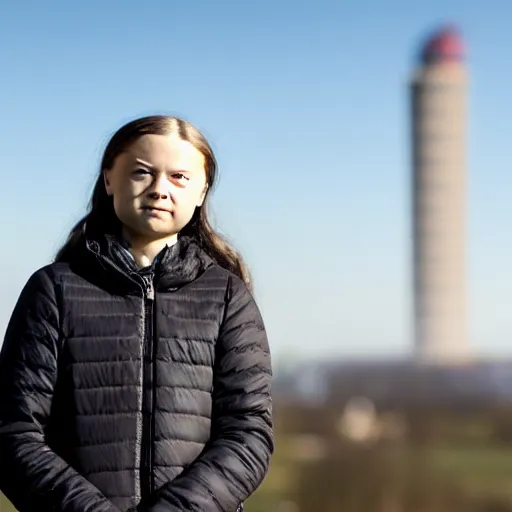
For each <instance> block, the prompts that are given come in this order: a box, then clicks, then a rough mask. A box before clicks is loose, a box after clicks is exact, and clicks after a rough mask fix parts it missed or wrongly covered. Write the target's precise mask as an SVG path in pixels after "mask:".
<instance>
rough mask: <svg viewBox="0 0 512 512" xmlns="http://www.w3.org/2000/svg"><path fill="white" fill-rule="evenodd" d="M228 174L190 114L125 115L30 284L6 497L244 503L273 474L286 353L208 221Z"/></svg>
mask: <svg viewBox="0 0 512 512" xmlns="http://www.w3.org/2000/svg"><path fill="white" fill-rule="evenodd" d="M216 169H217V166H216V161H215V157H214V155H213V152H212V150H211V148H210V146H209V144H208V142H207V141H206V140H205V138H204V137H203V136H202V135H201V134H200V133H199V132H198V131H197V129H195V128H194V127H193V126H192V125H190V124H189V123H187V122H185V121H183V120H181V119H179V118H175V117H165V116H152V117H146V118H142V119H138V120H135V121H133V122H131V123H129V124H127V125H125V126H123V127H122V128H121V129H120V130H119V131H118V132H117V133H116V134H115V135H114V136H113V137H112V139H111V141H110V142H109V144H108V145H107V147H106V150H105V154H104V156H103V160H102V163H101V169H100V175H99V176H98V180H97V182H96V185H95V188H94V191H93V195H92V199H91V202H90V209H89V213H88V214H87V215H86V216H85V217H84V218H83V219H82V220H81V221H80V222H79V223H78V224H77V225H76V226H75V227H74V229H73V230H72V231H71V234H70V236H69V238H68V240H67V242H66V243H65V245H64V246H63V247H62V249H61V250H60V251H59V253H58V255H57V258H56V262H54V263H52V264H51V265H48V266H46V267H44V268H42V269H40V270H38V271H37V272H35V273H34V274H33V275H32V277H31V278H30V279H29V281H28V283H27V284H26V286H25V288H24V290H23V291H22V293H21V296H20V298H19V300H18V302H17V304H16V307H15V309H14V312H13V314H12V317H11V320H10V323H9V326H8V328H7V332H6V337H5V341H4V343H3V347H2V351H1V356H0V490H2V491H3V492H4V493H5V495H6V496H7V497H8V498H9V499H10V500H11V501H12V503H13V504H14V506H15V507H16V508H17V509H18V510H19V511H20V512H32V511H37V512H43V511H56V512H60V511H62V512H64V511H65V512H114V511H127V510H137V511H153V512H164V511H174V512H178V511H187V510H190V511H201V512H221V511H225V512H234V511H236V510H242V508H243V505H242V503H243V501H244V500H245V499H246V498H247V497H248V496H249V495H251V493H253V492H254V491H255V489H256V488H257V487H258V486H259V484H260V483H261V482H262V480H263V478H264V476H265V474H266V472H267V469H268V466H269V459H270V456H271V453H272V451H273V434H272V418H271V416H272V412H271V406H272V405H271V404H272V401H271V395H270V383H271V365H270V356H269V348H268V343H267V338H266V334H265V329H264V325H263V322H262V319H261V316H260V313H259V310H258V308H257V306H256V304H255V302H254V300H253V298H252V295H251V292H250V283H249V278H248V273H247V271H246V268H245V266H244V263H243V261H242V260H241V259H240V257H239V256H238V255H237V253H236V252H235V251H234V250H233V249H232V248H230V247H229V246H228V245H227V244H226V243H225V242H224V241H223V240H222V239H221V238H220V237H219V236H218V235H217V234H216V233H215V232H214V231H213V229H212V228H211V226H210V224H209V222H208V217H207V214H206V208H205V205H206V199H207V197H208V194H209V192H210V190H211V188H212V185H213V183H214V180H215V175H216Z"/></svg>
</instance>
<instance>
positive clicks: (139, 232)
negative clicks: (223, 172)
mask: <svg viewBox="0 0 512 512" xmlns="http://www.w3.org/2000/svg"><path fill="white" fill-rule="evenodd" d="M104 178H105V187H106V190H107V194H108V195H110V196H113V201H114V210H115V212H116V214H117V216H118V217H119V219H120V221H121V222H122V223H123V225H124V228H125V230H126V231H127V233H128V235H129V236H130V237H132V238H133V237H135V238H139V239H143V240H145V241H146V242H151V241H154V240H160V239H164V238H173V237H175V236H176V235H177V233H179V232H180V230H181V229H183V228H184V227H185V226H186V225H187V224H188V222H189V221H190V219H191V218H192V215H193V214H194V211H195V208H196V207H198V206H201V204H202V203H203V200H204V196H205V193H206V189H207V187H206V171H205V158H204V156H203V155H202V153H201V152H200V151H198V150H197V149H196V148H195V147H194V146H193V145H192V144H190V142H187V141H184V140H182V139H180V138H179V137H178V136H177V135H174V134H172V135H143V136H141V137H140V138H139V139H137V140H136V141H135V142H133V143H132V144H131V145H130V146H129V147H128V148H127V149H126V151H125V152H123V153H121V154H120V155H119V156H118V157H117V158H116V159H115V161H114V165H113V166H112V168H111V169H105V170H104Z"/></svg>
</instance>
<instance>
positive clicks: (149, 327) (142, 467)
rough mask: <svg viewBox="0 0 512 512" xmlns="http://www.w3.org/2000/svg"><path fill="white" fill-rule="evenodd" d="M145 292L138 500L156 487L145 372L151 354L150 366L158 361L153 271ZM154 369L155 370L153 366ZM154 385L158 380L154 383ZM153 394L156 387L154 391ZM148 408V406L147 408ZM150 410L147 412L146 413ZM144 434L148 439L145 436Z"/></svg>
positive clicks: (150, 408)
mask: <svg viewBox="0 0 512 512" xmlns="http://www.w3.org/2000/svg"><path fill="white" fill-rule="evenodd" d="M143 281H144V295H143V301H142V336H141V351H140V354H141V371H140V381H139V396H138V408H139V412H140V413H139V415H138V416H137V445H136V456H135V463H136V467H137V468H138V470H139V472H138V475H139V478H138V479H137V480H136V486H135V487H136V497H137V499H138V501H140V500H143V499H145V498H147V497H148V496H149V494H150V493H151V489H152V482H151V480H152V478H151V475H152V465H153V461H152V452H153V450H152V444H153V443H152V430H153V429H152V424H153V401H154V398H153V396H152V399H151V403H150V404H149V407H147V408H146V407H145V399H144V396H145V395H146V390H145V387H144V381H145V378H144V374H145V370H146V358H149V361H150V363H151V364H150V368H151V369H152V367H153V365H154V361H153V352H154V349H153V302H154V300H155V289H154V286H153V274H150V275H146V276H143ZM152 371H153V370H152ZM153 374H154V371H153ZM151 387H152V388H153V389H154V382H153V383H152V386H151ZM151 393H152V395H153V391H151ZM146 409H147V410H146ZM144 413H146V416H145V414H144ZM144 434H145V435H146V436H147V439H146V440H144Z"/></svg>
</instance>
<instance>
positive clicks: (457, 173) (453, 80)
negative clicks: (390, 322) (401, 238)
mask: <svg viewBox="0 0 512 512" xmlns="http://www.w3.org/2000/svg"><path fill="white" fill-rule="evenodd" d="M463 58H464V51H463V44H462V40H461V38H460V36H459V34H458V33H457V31H456V30H455V29H454V28H451V27H450V28H444V29H442V30H440V31H439V32H436V33H435V34H433V35H432V36H431V37H430V38H429V39H428V40H427V42H426V44H425V45H424V47H423V48H422V51H421V57H420V62H419V66H418V68H417V69H416V70H415V73H414V76H413V79H412V83H411V93H412V161H413V162H412V165H413V211H414V213H413V219H414V220H413V230H414V314H415V319H414V320H415V349H416V356H417V358H418V360H420V361H425V362H432V363H455V362H462V361H465V360H467V359H468V356H469V347H468V334H467V326H466V276H465V246H466V243H465V238H466V92H467V91H466V89H467V77H466V67H465V64H464V60H463Z"/></svg>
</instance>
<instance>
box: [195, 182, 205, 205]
mask: <svg viewBox="0 0 512 512" xmlns="http://www.w3.org/2000/svg"><path fill="white" fill-rule="evenodd" d="M207 192H208V183H207V184H206V185H205V186H204V189H203V191H202V192H201V196H200V197H199V201H198V202H197V205H196V206H197V207H198V208H199V207H201V206H203V203H204V200H205V197H206V193H207Z"/></svg>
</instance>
